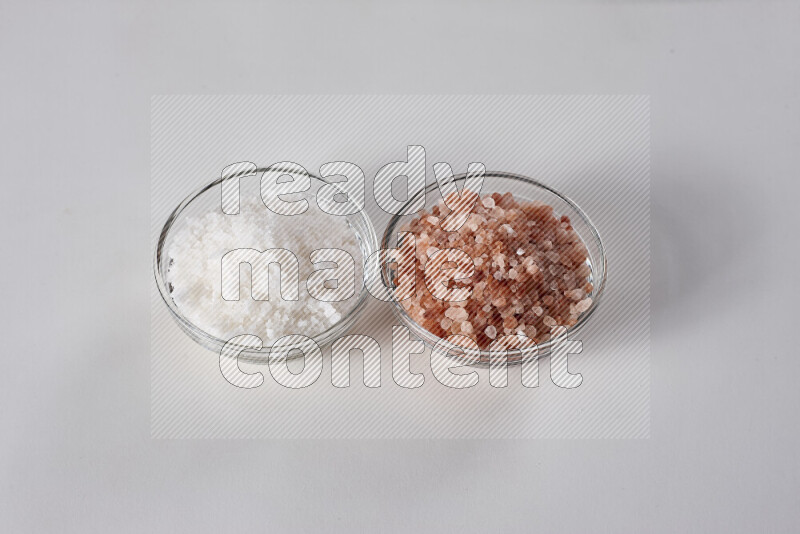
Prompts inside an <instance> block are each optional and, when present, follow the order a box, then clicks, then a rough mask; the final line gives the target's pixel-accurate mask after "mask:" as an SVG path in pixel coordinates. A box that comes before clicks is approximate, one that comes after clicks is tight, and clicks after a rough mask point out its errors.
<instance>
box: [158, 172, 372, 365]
mask: <svg viewBox="0 0 800 534" xmlns="http://www.w3.org/2000/svg"><path fill="white" fill-rule="evenodd" d="M303 171H304V172H303ZM303 171H298V170H297V169H296V168H294V167H280V166H278V167H276V166H275V165H270V166H269V167H257V168H256V169H255V170H254V171H252V173H248V174H247V175H246V176H252V175H258V174H262V178H263V174H265V173H266V172H274V173H281V174H283V175H286V174H289V175H303V176H308V177H309V178H312V179H314V180H318V181H320V182H322V183H323V184H325V185H336V183H338V182H332V181H330V180H326V179H325V178H322V177H320V176H317V175H315V174H313V173H310V172H308V171H307V170H305V169H303ZM242 176H244V175H241V174H240V175H239V176H237V178H241V177H242ZM228 178H229V177H228V176H225V175H221V176H220V177H219V178H217V179H215V180H213V181H212V182H210V183H208V184H206V185H204V186H201V187H199V188H197V189H196V190H194V191H193V192H192V193H190V194H189V195H188V196H186V197H185V198H184V199H183V200H182V201H181V202H180V203H179V204H178V205H177V206H176V207H175V208H174V209H173V210H172V212H171V213H170V215H169V216H168V217H167V220H166V221H165V222H164V224H163V225H162V227H161V230H160V231H159V234H158V239H157V241H156V247H155V253H154V255H153V272H154V275H155V279H156V286H157V287H158V292H159V295H160V296H161V300H162V301H163V302H164V304H165V305H166V306H167V309H168V310H169V311H170V314H171V315H172V318H173V319H174V320H175V321H176V322H177V324H178V326H180V327H181V329H182V330H183V331H184V332H185V333H186V334H188V335H189V337H190V338H192V339H193V340H194V341H195V342H197V343H198V344H199V345H201V346H203V347H204V348H206V349H208V350H211V351H213V352H217V353H220V351H221V350H222V348H223V347H224V346H225V345H227V344H228V343H229V341H226V340H223V339H221V338H218V337H216V336H214V335H212V334H210V333H208V332H206V331H205V330H203V329H202V328H201V327H199V326H198V325H196V324H194V323H193V322H192V321H190V320H189V319H188V318H187V317H186V316H185V315H183V313H181V311H180V310H179V309H178V307H177V305H176V304H175V302H174V300H173V299H172V298H171V297H170V296H169V295H170V291H169V287H168V282H167V281H166V280H165V278H164V276H163V275H162V272H161V268H162V265H163V262H164V261H165V259H167V258H168V257H169V256H168V255H167V253H166V251H165V250H164V247H165V244H166V242H167V238H168V236H169V234H170V230H171V229H172V227H173V225H174V224H175V222H176V221H177V219H178V218H179V217H180V215H181V214H182V213H183V211H184V210H185V209H186V208H187V207H188V206H189V205H190V204H191V203H192V202H193V201H194V200H196V199H197V198H199V197H200V196H201V195H203V194H204V193H205V192H206V191H208V190H209V189H212V188H214V187H216V186H218V185H220V184H221V183H222V182H223V181H224V180H226V179H228ZM265 209H267V208H266V206H265ZM341 217H345V218H347V217H357V218H358V219H359V220H360V221H361V222H362V223H363V225H364V230H365V234H366V235H360V234H359V233H358V232H356V230H355V229H353V232H354V233H355V234H356V238H357V239H358V240H359V248H360V249H361V253H362V255H363V256H364V257H363V258H362V263H363V264H364V265H363V266H362V283H361V289H360V291H359V294H358V299H357V300H356V302H355V303H354V304H353V307H352V308H351V309H350V310H349V311H348V312H347V313H346V314H345V315H344V316H343V317H342V318H341V319H340V320H339V321H337V322H336V323H334V324H333V325H331V326H330V327H328V328H327V329H325V330H323V331H322V332H320V333H318V334H315V335H313V336H308V337H310V338H311V339H312V340H313V341H314V342H315V343H316V344H317V346H319V347H323V346H325V345H327V344H328V343H329V342H331V341H333V340H334V339H335V337H336V336H337V335H339V334H341V333H343V332H344V331H345V330H346V329H347V328H349V327H350V326H351V325H352V323H353V322H354V321H355V319H356V317H357V316H358V314H359V313H360V312H361V311H362V310H363V309H364V304H365V303H366V300H367V297H368V293H369V291H368V289H367V284H366V275H367V267H366V265H367V261H368V260H369V257H370V255H371V254H372V253H373V252H374V251H375V250H377V247H378V238H377V234H376V232H375V227H374V225H373V223H372V220H371V219H370V217H369V216H368V215H367V214H366V209H365V206H362V207H361V209H359V210H358V211H357V212H355V213H353V214H349V215H341ZM351 227H352V225H351ZM362 240H366V241H367V243H361V241H362ZM167 268H168V267H167ZM258 337H260V336H258ZM263 341H264V340H262V343H263ZM274 341H276V340H273V343H272V344H270V345H262V347H261V348H260V349H254V348H252V347H248V346H246V345H237V344H234V346H233V348H235V349H237V351H238V358H239V359H240V360H243V361H250V362H254V363H265V362H273V361H284V360H291V359H294V358H297V357H300V356H301V355H300V354H293V355H289V356H288V357H285V358H277V357H275V356H272V355H270V353H271V349H272V346H273V345H274ZM293 348H296V347H295V345H292V346H290V347H289V348H288V349H287V350H286V354H288V353H289V352H290V351H291V350H292V349H293Z"/></svg>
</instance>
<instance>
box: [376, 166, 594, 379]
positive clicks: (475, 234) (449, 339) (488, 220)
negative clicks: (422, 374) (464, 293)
mask: <svg viewBox="0 0 800 534" xmlns="http://www.w3.org/2000/svg"><path fill="white" fill-rule="evenodd" d="M463 178H465V175H459V176H456V177H455V179H456V180H458V183H459V184H460V183H462V179H463ZM462 194H473V195H474V193H471V192H466V191H465V192H464V193H462ZM421 195H424V196H425V209H424V210H423V211H420V212H417V213H413V214H411V215H395V216H394V217H393V218H392V219H391V220H390V221H389V224H388V226H387V228H386V230H385V232H384V234H383V237H382V242H381V248H382V249H389V248H395V247H398V246H399V243H398V234H399V233H402V232H410V233H411V234H413V235H414V241H415V245H416V247H415V253H416V260H417V261H416V262H412V263H411V264H413V267H411V269H413V271H409V270H408V269H409V268H408V265H410V264H409V263H404V265H406V267H404V268H403V269H404V270H401V271H400V272H398V264H397V263H385V264H384V265H382V269H381V275H382V277H383V280H384V283H386V284H387V285H392V286H395V285H397V284H398V283H400V285H403V284H404V283H405V282H404V281H403V280H405V281H406V282H407V281H408V280H410V279H411V278H408V277H409V276H413V277H415V278H414V280H415V281H416V282H415V289H414V292H413V294H412V295H411V296H410V297H409V298H403V299H402V300H395V301H394V302H393V304H394V306H393V308H394V312H395V314H396V316H397V317H398V318H399V319H400V320H401V321H402V322H403V323H404V324H405V325H406V326H407V327H408V328H409V329H410V330H411V331H412V333H413V334H415V335H416V336H418V337H419V338H420V339H421V340H422V341H423V342H424V343H425V344H426V345H428V346H429V347H431V348H433V347H438V350H441V351H443V352H446V353H447V354H448V355H449V356H450V357H453V358H457V359H461V360H462V361H464V363H465V364H488V363H489V362H490V357H491V356H492V355H493V354H494V355H497V354H498V352H492V351H497V350H498V349H502V350H504V351H507V352H505V354H506V357H507V360H508V362H509V363H521V362H524V361H527V360H530V359H532V358H535V357H537V356H542V355H546V354H548V353H549V352H550V350H551V348H552V346H553V343H554V340H556V339H557V338H560V337H562V336H568V337H570V338H571V339H575V337H574V334H575V333H576V332H578V331H579V330H580V329H581V328H582V327H583V326H584V325H585V324H586V322H587V321H588V320H589V318H590V317H591V316H592V314H593V313H594V312H595V310H596V309H597V307H598V305H599V304H600V301H601V297H602V294H603V291H604V289H605V283H606V256H605V251H604V248H603V243H602V241H601V239H600V235H599V233H598V231H597V229H596V228H595V226H594V224H592V222H591V221H590V220H589V217H588V216H587V215H586V214H585V213H584V212H583V210H581V208H580V207H579V206H578V205H577V204H575V202H573V201H572V200H570V199H569V198H568V197H566V196H565V195H563V194H561V193H559V192H558V191H556V190H554V189H553V188H551V187H549V186H547V185H545V184H543V183H541V182H539V181H537V180H534V179H532V178H528V177H526V176H521V175H517V174H511V173H505V172H486V174H485V179H484V183H483V187H482V190H481V192H480V197H479V198H478V199H477V201H476V203H475V205H474V206H473V208H472V212H471V214H470V216H469V218H468V219H467V220H466V222H465V223H464V225H462V226H461V228H459V229H458V231H456V232H445V231H444V230H443V229H442V228H441V224H442V223H441V221H442V219H444V218H445V217H446V216H447V215H448V213H449V209H448V208H447V206H446V204H445V203H444V201H443V199H442V194H441V192H440V190H439V187H438V185H437V184H436V183H432V184H430V185H428V186H427V187H426V188H425V189H424V190H423V191H419V192H418V193H416V194H415V195H414V196H412V197H411V198H409V199H408V202H407V204H406V206H407V207H409V208H410V207H411V206H413V205H414V204H415V203H418V202H419V198H420V196H421ZM462 198H463V197H462ZM450 204H451V205H454V204H453V202H450ZM402 211H408V210H406V209H404V210H402ZM443 249H458V250H461V251H463V252H464V253H466V256H463V255H462V258H466V257H468V258H469V259H471V260H472V262H473V266H474V270H473V275H472V276H471V277H469V278H467V279H460V280H456V281H452V280H445V281H444V287H445V288H449V289H451V290H457V289H464V288H469V297H468V298H467V299H466V300H462V301H460V302H447V301H446V300H442V299H438V298H436V297H434V296H433V295H432V294H431V293H430V291H429V290H428V288H427V283H430V280H432V281H434V282H436V281H437V278H436V276H432V277H431V278H430V279H429V280H428V281H426V279H425V277H426V274H425V273H426V272H428V273H430V272H434V273H436V272H443V271H442V268H445V270H446V269H447V268H448V267H450V268H453V267H458V266H459V265H458V263H459V262H458V261H455V260H454V258H453V257H450V258H447V257H445V256H444V255H443V254H441V253H438V252H439V251H440V250H443ZM437 253H438V254H437ZM431 258H433V259H431ZM426 262H429V263H427V264H426ZM462 267H463V265H462ZM431 268H433V269H434V270H433V271H431ZM403 277H406V278H403ZM440 289H441V288H440ZM551 333H552V334H553V336H551ZM509 340H510V341H509ZM490 349H491V350H490Z"/></svg>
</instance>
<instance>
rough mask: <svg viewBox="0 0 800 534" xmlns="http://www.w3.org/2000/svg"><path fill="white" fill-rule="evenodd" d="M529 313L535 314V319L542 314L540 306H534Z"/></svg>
mask: <svg viewBox="0 0 800 534" xmlns="http://www.w3.org/2000/svg"><path fill="white" fill-rule="evenodd" d="M531 311H532V312H533V313H535V314H536V315H537V317H541V316H542V314H543V313H544V310H543V309H542V307H541V306H534V307H533V308H531Z"/></svg>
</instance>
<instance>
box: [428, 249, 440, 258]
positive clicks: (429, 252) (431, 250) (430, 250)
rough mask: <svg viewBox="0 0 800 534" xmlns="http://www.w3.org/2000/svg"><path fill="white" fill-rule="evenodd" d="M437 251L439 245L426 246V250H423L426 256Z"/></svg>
mask: <svg viewBox="0 0 800 534" xmlns="http://www.w3.org/2000/svg"><path fill="white" fill-rule="evenodd" d="M437 252H439V247H428V250H426V251H425V254H427V255H428V257H429V258H430V257H431V256H433V255H434V254H436V253H437Z"/></svg>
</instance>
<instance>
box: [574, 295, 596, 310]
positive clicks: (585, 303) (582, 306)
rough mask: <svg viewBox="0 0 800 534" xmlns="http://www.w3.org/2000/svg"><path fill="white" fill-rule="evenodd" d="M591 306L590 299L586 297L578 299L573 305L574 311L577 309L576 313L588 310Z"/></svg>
mask: <svg viewBox="0 0 800 534" xmlns="http://www.w3.org/2000/svg"><path fill="white" fill-rule="evenodd" d="M591 306H592V299H591V298H589V297H586V298H585V299H583V300H582V301H580V302H579V303H577V304H576V305H575V311H577V312H578V313H583V312H585V311H586V310H588V309H589V308H590V307H591Z"/></svg>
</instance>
